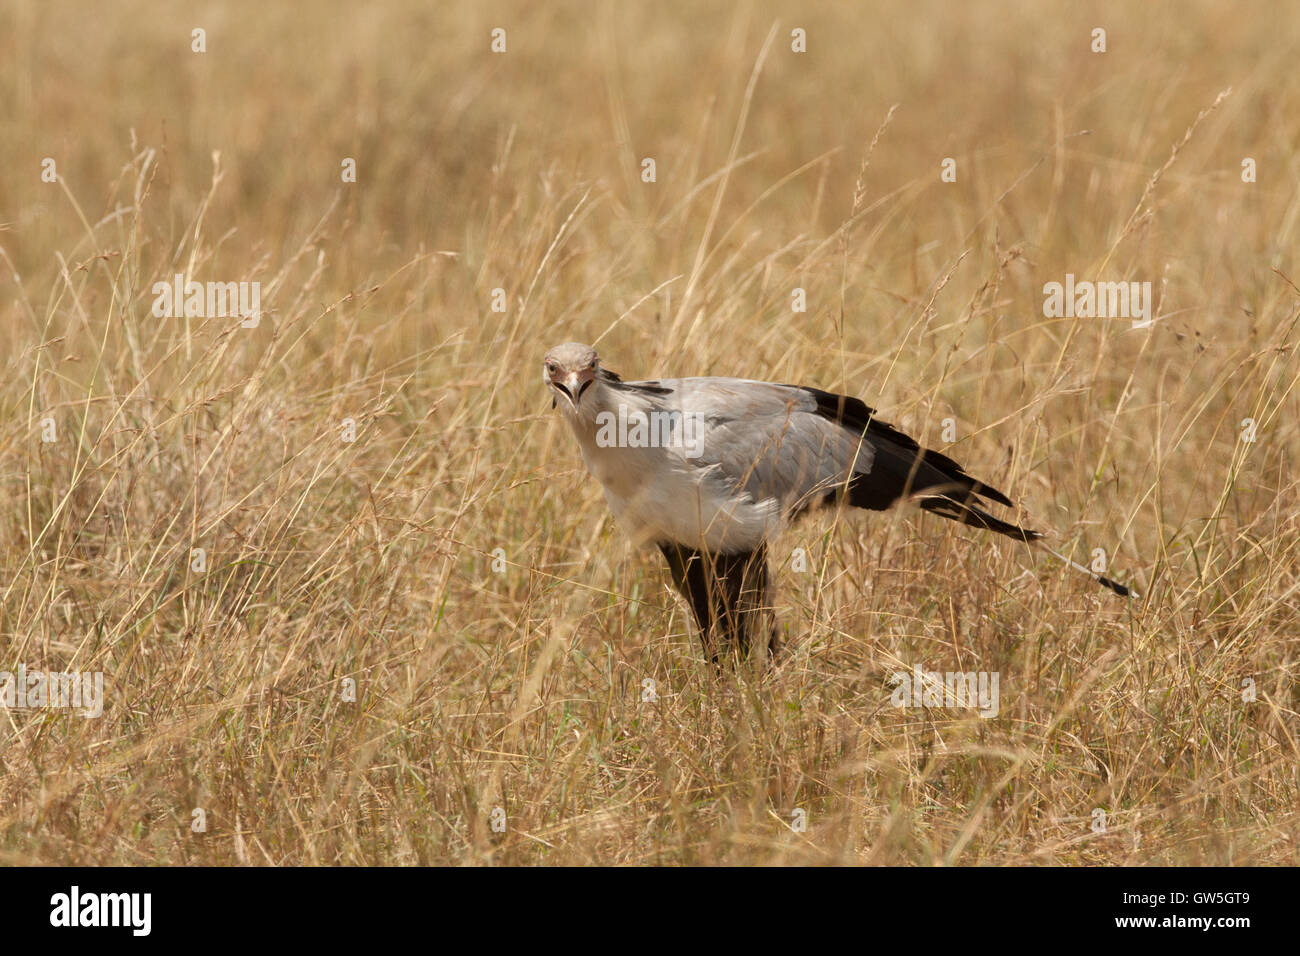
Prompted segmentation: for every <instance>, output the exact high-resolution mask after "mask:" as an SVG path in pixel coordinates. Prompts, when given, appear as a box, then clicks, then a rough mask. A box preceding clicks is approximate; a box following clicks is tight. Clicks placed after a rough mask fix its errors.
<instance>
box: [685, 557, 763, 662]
mask: <svg viewBox="0 0 1300 956" xmlns="http://www.w3.org/2000/svg"><path fill="white" fill-rule="evenodd" d="M659 550H660V551H662V552H663V554H664V557H665V558H667V559H668V569H669V571H670V572H671V573H672V576H673V583H674V584H675V585H677V589H678V590H679V591H681V592H682V595H683V596H684V597H685V598H686V600H687V601H689V602H690V605H691V611H692V612H693V613H694V615H695V623H696V624H697V625H699V628H700V641H701V643H702V644H703V645H704V653H705V654H707V655H708V656H709V659H710V660H712V661H713V663H714V664H720V662H721V660H722V658H723V656H724V655H729V654H736V655H738V656H740V657H745V656H747V655H748V654H749V651H750V648H751V646H752V645H753V644H754V642H755V640H756V639H759V640H761V639H764V637H765V639H766V642H767V647H768V652H769V654H775V652H776V648H777V638H776V631H775V629H774V628H773V627H772V624H771V621H770V615H769V614H768V602H767V595H768V568H767V549H766V548H765V547H763V546H760V547H759V548H757V549H756V550H754V551H737V552H731V553H729V554H710V553H708V552H704V551H700V550H697V549H695V548H687V547H683V546H682V545H678V544H669V543H666V542H661V543H660V544H659Z"/></svg>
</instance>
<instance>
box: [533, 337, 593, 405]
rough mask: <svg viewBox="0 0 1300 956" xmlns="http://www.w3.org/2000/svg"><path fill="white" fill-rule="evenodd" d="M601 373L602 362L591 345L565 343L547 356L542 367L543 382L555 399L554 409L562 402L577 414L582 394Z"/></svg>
mask: <svg viewBox="0 0 1300 956" xmlns="http://www.w3.org/2000/svg"><path fill="white" fill-rule="evenodd" d="M599 370H600V359H599V358H598V357H597V356H596V350H595V349H593V348H592V347H591V346H590V345H583V344H582V343H580V342H566V343H565V344H564V345H557V346H556V347H555V348H553V349H551V350H550V351H549V352H547V353H546V358H545V359H544V360H543V363H542V381H543V382H545V383H546V387H547V388H549V389H550V390H551V394H552V396H553V397H554V401H553V402H552V403H551V405H552V407H554V406H555V404H556V403H557V402H559V401H560V400H561V399H562V400H563V401H565V402H567V403H568V408H569V409H570V410H573V411H576V410H577V408H578V403H579V402H581V401H582V393H583V392H585V391H586V390H587V389H588V388H590V387H591V383H592V382H594V381H595V380H596V373H597V372H598V371H599Z"/></svg>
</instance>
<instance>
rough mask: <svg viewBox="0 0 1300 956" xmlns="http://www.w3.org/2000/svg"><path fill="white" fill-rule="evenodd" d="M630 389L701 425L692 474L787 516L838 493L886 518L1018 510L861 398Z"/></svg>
mask: <svg viewBox="0 0 1300 956" xmlns="http://www.w3.org/2000/svg"><path fill="white" fill-rule="evenodd" d="M624 387H627V388H629V389H642V390H644V391H643V394H644V395H646V396H648V397H650V398H652V400H653V402H654V403H655V404H656V405H658V406H659V407H661V408H665V409H669V410H672V411H676V412H681V413H682V414H683V416H690V417H691V418H692V419H693V420H694V422H695V428H696V435H697V437H698V439H699V442H698V455H696V456H695V457H692V458H687V459H685V461H686V462H687V463H688V465H689V466H693V467H696V468H706V469H709V470H710V471H711V472H714V473H716V474H717V475H718V476H719V477H721V478H723V479H725V480H726V481H728V483H729V484H730V485H731V486H732V487H733V488H735V489H736V490H737V491H742V492H746V493H748V494H749V495H750V496H751V497H752V498H753V499H754V500H756V501H763V500H776V501H778V502H779V503H780V504H781V507H782V509H783V510H786V511H798V510H802V509H803V508H805V507H807V506H809V505H811V504H813V503H814V502H816V501H819V500H821V499H824V498H827V497H832V496H836V495H847V497H848V500H849V502H850V503H851V504H853V505H856V506H858V507H864V508H871V509H874V510H883V509H885V508H887V507H889V506H890V505H891V504H893V503H894V502H895V501H897V500H898V499H899V498H901V497H904V496H906V495H908V494H914V493H919V492H923V491H928V492H929V494H930V495H931V496H939V497H942V498H945V499H950V500H955V501H959V502H965V501H967V499H968V498H969V496H970V495H971V494H975V495H982V496H984V497H987V498H990V499H992V500H994V501H998V502H999V503H1002V504H1008V505H1009V504H1010V503H1011V502H1010V501H1009V500H1008V499H1007V498H1006V496H1005V495H1003V494H1002V493H1001V492H999V491H997V490H995V489H993V488H990V487H988V486H986V485H983V484H981V483H980V482H978V481H976V480H975V479H973V478H971V477H970V476H969V475H967V474H966V473H965V472H964V471H963V470H962V469H961V466H959V465H958V464H957V463H956V462H954V461H953V460H952V459H950V458H948V457H946V456H944V455H942V454H940V453H938V452H935V451H930V450H927V449H923V448H921V447H920V446H919V445H918V444H917V443H916V442H915V441H913V440H912V439H911V438H909V437H908V436H907V435H905V434H903V433H902V432H900V431H898V430H897V429H895V428H893V427H892V426H891V425H888V424H887V423H885V422H882V421H880V420H878V419H876V418H875V417H874V415H875V412H874V410H873V409H871V408H868V407H867V406H866V405H865V404H863V402H862V401H861V400H860V399H856V398H851V397H847V396H841V395H833V394H831V393H829V392H823V391H820V390H819V389H813V388H805V387H801V386H795V385H778V384H775V383H772V382H756V381H750V380H748V379H735V378H683V379H662V380H658V381H653V382H630V383H626V385H625V386H624Z"/></svg>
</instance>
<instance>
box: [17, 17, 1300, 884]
mask: <svg viewBox="0 0 1300 956" xmlns="http://www.w3.org/2000/svg"><path fill="white" fill-rule="evenodd" d="M187 7H188V9H187ZM498 27H500V28H503V29H504V30H505V31H506V32H505V44H506V49H505V52H494V51H493V50H492V48H491V47H492V43H493V38H492V31H493V29H494V28H498ZM1097 27H1101V28H1104V29H1105V30H1106V51H1105V52H1104V53H1101V52H1093V51H1092V49H1091V47H1092V45H1093V43H1094V40H1093V38H1092V31H1093V29H1094V28H1097ZM195 28H202V29H203V30H204V31H205V32H204V34H202V35H201V38H202V45H203V46H204V50H203V52H195V51H194V49H193V48H192V47H193V46H194V45H195V44H196V43H197V42H198V41H196V40H195V39H194V35H193V33H192V31H193V30H194V29H195ZM796 29H802V30H804V31H806V52H796V51H795V50H794V49H792V46H793V45H795V42H796V41H795V40H794V39H793V38H792V31H794V30H796ZM1298 42H1300V10H1297V9H1296V8H1295V6H1294V5H1292V4H1283V3H1277V4H1267V3H1264V4H1244V5H1243V4H1232V3H1210V2H1189V3H1178V4H1167V3H1141V4H1136V3H1127V2H1125V3H1114V4H1109V3H1089V2H1085V3H1036V2H1032V3H1031V2H1023V3H1014V2H989V3H973V4H965V3H948V2H938V0H905V2H892V0H891V2H882V3H870V4H843V3H825V4H819V3H812V4H802V5H798V6H794V5H788V6H786V7H782V6H780V5H777V4H773V3H767V2H741V3H738V4H734V3H718V4H708V5H705V4H698V3H693V2H672V3H654V4H632V3H590V4H587V3H557V4H552V3H546V4H541V3H532V4H524V3H518V4H505V3H494V2H488V3H475V2H462V3H425V2H416V0H396V2H384V3H375V4H349V3H341V2H340V3H323V2H322V3H316V2H311V3H297V4H267V3H264V4H253V3H217V2H210V3H195V4H190V5H186V4H170V3H169V4H156V3H146V2H143V0H123V2H120V3H116V4H112V5H100V4H83V3H72V2H67V0H52V2H39V0H9V2H7V3H5V4H4V5H3V7H0V102H3V104H4V106H3V108H2V109H0V342H2V343H3V346H4V348H3V353H2V354H0V363H2V367H3V376H2V377H0V407H2V409H3V411H2V414H0V502H2V503H3V510H2V511H0V670H2V671H7V672H13V673H17V671H18V669H19V668H20V667H23V668H25V669H26V671H29V672H30V671H43V672H65V671H77V672H87V673H89V672H101V673H102V674H103V681H104V699H103V713H102V715H101V716H99V717H98V718H88V717H86V716H84V715H83V714H81V713H79V712H77V711H75V710H69V709H67V708H56V707H51V706H45V707H40V706H29V707H27V708H26V709H23V708H19V707H17V706H15V707H12V708H8V709H0V727H2V728H3V729H2V730H0V862H3V863H6V864H232V865H238V864H249V865H265V864H322V865H325V864H349V865H351V864H505V865H516V864H705V865H712V864H824V863H847V864H893V865H935V864H941V865H942V864H958V865H987V864H1030V865H1033V864H1069V865H1077V864H1106V865H1112V864H1113V865H1146V864H1296V863H1297V862H1300V850H1298V849H1297V841H1300V809H1298V808H1300V772H1298V768H1300V721H1298V720H1297V709H1300V693H1297V690H1296V683H1295V681H1296V674H1297V668H1298V667H1300V518H1298V517H1297V492H1298V491H1300V481H1298V479H1297V473H1296V465H1297V462H1298V461H1300V425H1298V424H1297V419H1298V414H1297V413H1298V412H1300V389H1297V379H1298V377H1300V362H1298V361H1297V351H1296V347H1297V334H1298V328H1300V324H1298V320H1300V288H1298V285H1300V261H1298V260H1297V251H1298V250H1300V195H1298V193H1297V185H1298V184H1300V158H1298V154H1300V131H1298V129H1297V124H1296V120H1297V117H1300V74H1298V73H1297V71H1296V69H1295V62H1294V52H1295V50H1296V49H1297V44H1298ZM646 159H653V160H654V180H653V181H652V182H647V181H646V178H647V174H646V173H645V168H646V167H645V165H644V163H643V161H644V160H646ZM945 159H951V160H953V161H954V162H953V163H952V164H950V166H949V167H948V168H950V169H952V170H953V171H954V172H955V181H945V180H944V177H943V175H942V173H943V170H944V160H945ZM1247 159H1250V160H1253V161H1254V164H1253V168H1254V170H1255V176H1254V181H1253V182H1251V181H1245V180H1248V179H1250V178H1251V177H1250V175H1249V174H1248V172H1247V169H1246V168H1245V167H1243V161H1244V160H1247ZM47 160H52V161H53V165H51V164H49V163H47V162H46V161H47ZM347 160H353V161H355V182H352V181H344V179H345V174H346V172H347V170H348V168H349V166H348V164H347V162H346V161H347ZM1247 166H1250V164H1247ZM1244 173H1245V174H1246V175H1245V176H1244V178H1243V174H1244ZM349 178H350V177H349ZM948 178H949V179H951V178H952V177H951V176H949V177H948ZM178 274H179V275H182V276H183V277H184V279H185V280H186V281H188V280H194V281H198V282H205V283H206V282H219V283H226V282H250V283H251V282H257V283H259V286H258V288H259V289H260V304H261V318H260V321H258V322H257V324H256V325H255V326H253V325H252V323H251V322H248V323H243V322H241V321H240V318H239V317H238V316H237V315H236V316H230V315H214V314H207V313H209V312H210V311H211V310H206V311H203V310H200V311H201V314H197V315H188V316H187V315H185V314H183V312H184V310H181V313H182V314H179V315H174V316H173V315H164V316H162V317H159V316H158V315H156V314H155V312H156V310H155V308H154V306H155V304H156V294H155V291H154V283H156V282H171V281H173V277H174V276H176V275H178ZM1067 275H1071V276H1074V277H1076V278H1077V279H1079V280H1084V279H1087V280H1093V281H1126V282H1150V283H1151V289H1152V294H1153V297H1154V300H1155V302H1154V316H1153V321H1152V322H1151V324H1150V327H1146V328H1141V327H1139V328H1135V327H1134V325H1133V322H1132V321H1130V319H1128V318H1122V317H1120V318H1102V317H1091V318H1090V317H1065V316H1053V315H1047V314H1045V307H1044V300H1045V295H1044V285H1045V284H1046V283H1049V282H1064V281H1065V277H1066V276H1067ZM796 289H802V290H804V296H805V297H806V303H807V307H806V311H804V312H796V311H794V305H795V290H796ZM497 290H500V291H497ZM246 326H252V327H246ZM569 340H579V341H587V342H591V341H596V340H598V341H599V348H600V351H601V354H602V358H603V359H604V361H605V364H606V365H607V366H608V367H610V368H612V369H614V370H616V371H617V372H619V373H620V374H622V375H623V376H624V378H650V377H654V376H656V375H736V376H743V377H749V378H759V379H767V380H773V381H779V382H798V383H804V384H810V385H816V386H819V387H821V388H825V389H830V390H835V391H840V392H844V393H848V394H851V395H857V396H860V397H861V398H863V399H864V400H866V401H867V402H868V404H870V405H872V406H873V407H875V408H877V409H879V410H880V413H881V416H882V417H883V418H884V419H885V420H886V421H889V422H892V423H894V424H896V425H898V426H899V427H901V428H903V429H905V430H907V431H908V432H909V433H910V434H913V435H915V436H916V437H917V438H918V439H920V440H921V441H922V442H923V443H925V444H927V445H929V446H930V447H934V448H938V449H941V450H943V451H945V452H946V453H948V454H950V455H952V456H953V457H955V458H957V459H958V460H959V461H961V462H962V463H963V464H964V465H965V466H966V467H967V468H968V469H969V470H970V471H971V473H972V474H975V475H976V476H979V477H983V478H986V479H987V480H988V481H990V482H991V483H993V484H994V485H997V486H998V487H1001V488H1003V489H1004V490H1006V491H1007V492H1008V493H1009V494H1010V495H1011V496H1012V497H1013V498H1014V499H1015V500H1016V501H1017V502H1018V504H1019V505H1020V506H1021V510H1019V511H1017V512H1013V513H1011V515H1010V517H1012V518H1013V519H1015V520H1019V521H1022V522H1023V523H1025V524H1027V525H1029V526H1031V527H1036V528H1044V529H1049V530H1050V531H1051V532H1052V538H1051V543H1052V546H1053V547H1054V548H1055V549H1056V550H1058V551H1060V552H1061V553H1062V554H1064V555H1068V556H1070V557H1072V558H1073V559H1074V560H1076V561H1079V562H1082V563H1085V564H1091V563H1092V562H1093V561H1094V560H1097V559H1098V558H1099V555H1098V554H1097V551H1098V549H1100V550H1101V551H1102V552H1104V557H1105V561H1106V562H1107V566H1108V570H1107V572H1106V573H1107V574H1108V575H1109V576H1111V577H1113V578H1116V579H1117V580H1120V581H1122V582H1124V583H1126V584H1131V585H1133V586H1134V587H1135V588H1136V589H1137V590H1138V591H1139V592H1140V593H1141V596H1140V597H1139V598H1138V599H1136V600H1131V601H1126V600H1123V599H1121V598H1119V597H1117V596H1115V595H1113V594H1110V593H1108V592H1107V591H1105V590H1103V589H1102V588H1100V587H1098V586H1097V585H1096V584H1095V582H1093V581H1091V580H1089V579H1088V578H1087V577H1086V576H1085V575H1083V574H1080V573H1077V572H1075V571H1072V570H1070V569H1069V568H1068V567H1066V566H1065V565H1063V564H1062V562H1060V561H1058V560H1056V559H1054V558H1052V557H1051V556H1049V555H1045V554H1043V553H1042V552H1040V551H1031V550H1029V549H1028V548H1026V547H1025V546H1024V545H1020V544H1015V543H1013V542H1010V541H1007V540H1006V539H1000V538H996V537H995V536H993V535H989V534H986V533H982V532H980V531H977V530H973V529H969V528H965V527H961V526H958V525H954V524H952V523H949V522H944V521H942V520H941V519H939V518H937V517H933V516H930V515H923V514H921V513H920V512H918V511H917V510H916V509H915V508H902V509H897V510H895V511H891V512H888V513H883V514H881V513H867V512H860V511H858V512H849V511H838V512H837V511H836V510H834V509H831V510H824V511H822V512H819V513H816V514H814V515H812V516H810V517H809V518H807V519H805V520H804V521H802V522H801V523H798V524H796V525H794V526H793V527H791V528H790V529H789V530H788V531H787V532H785V534H784V535H783V537H782V539H781V541H780V542H779V547H778V548H777V549H776V551H775V552H774V554H773V557H774V564H775V565H777V566H778V568H777V572H776V578H777V592H776V593H777V607H776V614H777V619H778V621H779V625H780V628H781V630H782V633H783V634H784V636H785V641H786V645H787V653H786V654H785V655H784V657H783V658H782V659H781V660H780V661H779V663H778V665H777V666H775V667H774V668H772V669H771V670H767V671H764V670H761V669H759V668H756V667H753V666H743V667H740V668H738V669H735V670H729V671H727V672H726V673H725V674H724V675H723V676H722V677H719V676H718V675H717V674H716V673H715V671H714V670H713V668H712V667H711V666H710V665H709V663H708V662H707V660H706V659H705V658H704V656H703V654H702V653H701V650H700V647H699V642H698V639H697V637H696V634H695V630H694V624H693V622H692V621H691V620H690V616H689V612H688V611H687V609H686V606H685V605H684V604H683V603H682V601H681V600H680V599H679V598H678V597H677V596H676V594H675V593H674V592H673V591H672V590H671V588H670V586H669V584H670V582H669V578H668V573H667V571H666V569H665V568H664V566H663V562H662V560H661V558H660V556H659V554H658V553H657V552H655V551H653V550H650V551H640V550H636V549H634V548H632V547H631V545H630V543H629V541H628V539H627V538H626V536H625V535H624V534H623V533H622V532H621V531H620V530H619V528H618V527H617V526H616V525H615V523H614V521H613V519H612V518H611V517H610V515H609V512H608V508H607V506H606V504H605V502H604V499H603V496H602V495H601V492H600V488H599V486H598V485H597V483H596V482H595V480H594V479H592V478H590V477H589V476H588V475H587V473H586V471H585V469H584V467H583V464H582V462H581V460H580V459H579V457H578V454H577V446H576V443H575V442H574V440H573V437H572V435H571V434H570V433H569V431H568V429H567V427H566V426H565V425H564V423H563V422H562V421H561V420H560V419H559V417H558V416H557V415H556V414H555V413H554V412H552V410H551V407H550V400H549V395H548V393H547V391H546V389H545V388H544V386H543V384H542V382H541V356H542V353H543V352H544V351H545V349H546V348H547V347H548V346H551V345H554V344H557V343H560V342H564V341H569ZM946 419H951V422H949V423H948V425H947V428H945V420H946ZM349 420H350V424H349ZM945 433H946V434H945ZM349 439H350V440H349ZM796 549H801V550H799V551H798V552H797V551H796ZM796 553H797V554H798V555H800V556H802V557H803V558H804V559H805V560H803V561H796V560H795V556H796ZM800 566H802V570H801V569H800ZM914 665H919V666H921V667H923V668H926V669H930V670H938V671H983V672H996V673H997V674H998V675H1000V708H999V713H998V715H997V716H996V717H993V718H990V719H984V718H981V717H980V716H978V715H977V714H976V713H975V712H973V711H972V710H969V709H959V708H951V707H947V708H945V707H904V708H901V709H900V708H896V707H894V706H892V705H891V693H892V691H893V684H892V683H891V676H892V675H894V674H896V673H898V672H904V671H908V670H910V669H911V668H912V667H913V666H914ZM646 681H651V682H653V683H652V684H647V683H646ZM650 688H653V693H651V692H650ZM353 689H355V693H353ZM1099 811H1100V812H1099Z"/></svg>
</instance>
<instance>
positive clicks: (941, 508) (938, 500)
mask: <svg viewBox="0 0 1300 956" xmlns="http://www.w3.org/2000/svg"><path fill="white" fill-rule="evenodd" d="M917 503H918V504H919V505H920V506H921V507H922V508H924V509H925V510H926V511H929V512H932V513H933V514H937V515H941V516H942V517H944V518H949V519H951V520H953V521H957V522H960V523H961V524H965V525H970V526H971V527H973V528H983V529H984V530H985V531H996V532H997V533H998V534H1001V535H1006V536H1007V537H1008V538H1012V539H1014V540H1016V541H1024V542H1025V543H1027V544H1035V545H1037V546H1038V547H1040V548H1042V549H1043V550H1044V551H1046V552H1047V553H1048V554H1050V555H1052V556H1053V557H1055V558H1057V559H1058V560H1059V561H1062V562H1063V563H1065V564H1066V565H1068V566H1069V567H1071V568H1073V569H1074V570H1076V571H1082V572H1083V573H1084V574H1086V575H1088V577H1090V578H1092V579H1093V580H1094V581H1096V582H1097V583H1098V584H1100V585H1101V586H1102V587H1106V588H1110V590H1112V591H1114V592H1115V593H1116V594H1118V595H1119V596H1120V597H1128V598H1131V597H1138V593H1137V592H1136V591H1134V590H1133V589H1132V588H1127V587H1125V586H1124V585H1122V584H1120V583H1118V582H1116V581H1112V580H1111V579H1110V578H1108V577H1104V576H1103V575H1100V574H1097V573H1096V572H1095V571H1093V570H1092V569H1091V568H1086V567H1084V566H1083V565H1082V564H1079V563H1078V562H1077V561H1071V560H1070V559H1069V558H1067V557H1065V555H1063V554H1058V553H1057V552H1056V551H1053V550H1052V549H1051V548H1049V547H1048V546H1047V545H1045V544H1043V543H1042V537H1043V534H1042V532H1041V531H1031V530H1030V529H1029V528H1022V527H1020V526H1019V525H1014V524H1011V523H1010V522H1009V521H1003V520H1001V519H1000V518H995V517H993V515H991V514H989V513H988V512H987V511H983V510H981V509H979V508H977V507H975V505H973V504H970V503H969V502H963V501H958V500H957V499H955V498H944V497H939V496H937V495H931V496H929V497H925V498H921V499H920V500H919V501H918V502H917Z"/></svg>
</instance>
